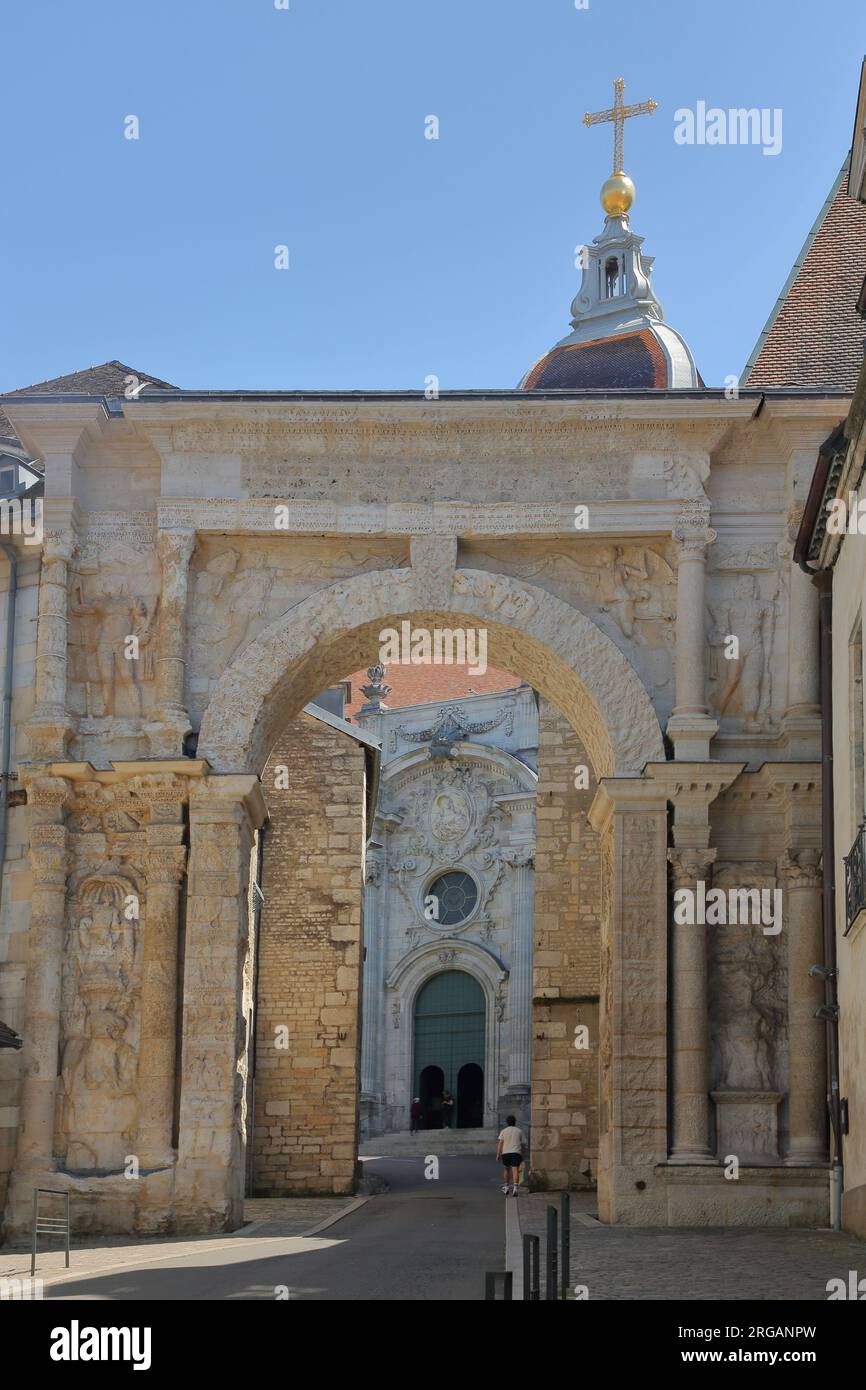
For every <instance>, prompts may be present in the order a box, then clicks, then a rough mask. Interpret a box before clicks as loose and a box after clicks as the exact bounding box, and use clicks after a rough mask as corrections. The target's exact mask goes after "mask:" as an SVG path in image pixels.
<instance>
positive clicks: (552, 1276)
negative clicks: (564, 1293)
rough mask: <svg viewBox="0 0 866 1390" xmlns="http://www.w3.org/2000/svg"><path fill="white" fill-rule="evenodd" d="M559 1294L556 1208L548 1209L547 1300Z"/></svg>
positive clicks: (545, 1294) (545, 1293)
mask: <svg viewBox="0 0 866 1390" xmlns="http://www.w3.org/2000/svg"><path fill="white" fill-rule="evenodd" d="M558 1294H559V1280H558V1279H557V1277H556V1207H548V1208H547V1287H546V1288H545V1290H544V1297H545V1299H549V1298H553V1299H555V1298H556V1297H557V1296H558Z"/></svg>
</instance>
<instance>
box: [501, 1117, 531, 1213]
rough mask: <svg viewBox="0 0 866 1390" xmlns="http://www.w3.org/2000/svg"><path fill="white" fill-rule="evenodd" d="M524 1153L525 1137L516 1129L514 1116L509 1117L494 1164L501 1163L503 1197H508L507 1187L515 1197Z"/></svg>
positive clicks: (520, 1130) (521, 1131)
mask: <svg viewBox="0 0 866 1390" xmlns="http://www.w3.org/2000/svg"><path fill="white" fill-rule="evenodd" d="M525 1152H526V1135H525V1134H524V1133H523V1130H522V1129H518V1127H517V1121H516V1119H515V1118H514V1116H513V1115H509V1116H508V1118H507V1120H506V1121H505V1128H504V1130H503V1131H502V1133H501V1134H500V1136H499V1141H498V1143H497V1145H496V1162H497V1163H500V1162H501V1163H502V1193H503V1196H505V1197H507V1196H508V1189H509V1187H510V1188H511V1196H512V1197H516V1196H517V1187H518V1184H519V1182H520V1165H521V1163H522V1162H523V1155H524V1154H525ZM512 1174H513V1176H512Z"/></svg>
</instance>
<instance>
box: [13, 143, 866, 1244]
mask: <svg viewBox="0 0 866 1390" xmlns="http://www.w3.org/2000/svg"><path fill="white" fill-rule="evenodd" d="M633 196H634V190H633V185H631V182H630V180H628V179H627V178H626V177H625V175H623V173H622V171H621V169H620V170H615V171H614V175H613V177H612V179H610V180H608V183H607V184H606V185H605V188H604V190H603V206H604V211H605V221H604V227H603V230H602V233H601V235H600V236H599V237H598V238H597V239H596V240H595V242H593V243H592V244H591V245H590V246H588V247H587V248H586V264H585V266H584V270H583V279H582V284H581V287H580V289H579V291H578V294H577V296H576V297H575V300H574V303H573V305H572V322H571V332H570V333H569V334H568V335H566V337H565V338H563V339H562V341H561V342H560V343H558V344H557V345H556V346H555V347H554V348H552V349H551V350H550V351H549V352H548V353H546V354H545V355H544V356H543V357H542V358H541V359H540V360H539V362H538V363H536V365H535V366H534V367H532V368H530V370H529V372H528V373H527V375H526V377H525V378H524V379H523V381H522V382H521V385H520V386H519V387H518V388H517V389H515V390H514V391H512V392H502V391H497V392H494V393H486V392H483V391H480V392H459V391H458V392H451V393H444V394H443V395H442V396H441V398H440V399H438V400H436V401H430V400H426V399H425V398H424V396H423V395H422V394H418V393H412V392H383V393H379V394H378V395H377V394H376V393H368V394H366V395H365V396H364V397H363V398H359V397H357V396H355V395H351V394H341V393H336V392H332V393H321V394H319V395H311V394H310V393H304V394H303V395H300V394H295V393H292V392H271V393H262V392H197V391H189V390H180V389H178V388H176V387H173V386H170V385H169V384H168V383H160V382H158V381H156V382H155V381H154V378H152V377H150V378H148V380H149V381H150V382H151V383H152V385H151V386H150V387H149V388H148V389H146V390H142V391H133V392H132V393H131V394H130V392H129V391H128V389H127V386H128V382H127V378H128V377H129V376H130V375H134V374H131V373H130V372H129V369H128V368H125V367H124V366H123V365H122V364H119V363H109V364H106V365H105V367H103V368H98V369H92V370H91V372H90V373H82V374H79V375H78V376H77V377H71V378H66V379H61V380H59V381H54V382H45V383H41V384H40V385H39V386H38V387H34V388H28V389H25V390H23V391H20V392H15V393H11V394H9V395H8V396H6V397H4V398H3V399H2V401H0V405H2V409H3V411H4V412H5V416H4V419H3V420H2V421H0V431H2V432H3V435H4V437H5V438H6V439H8V440H9V441H10V447H13V446H14V447H15V448H17V449H18V450H19V452H20V453H21V454H22V456H23V457H25V458H26V459H27V460H30V461H35V462H36V463H37V464H38V465H39V466H40V469H41V471H42V472H43V475H44V496H43V499H42V501H43V507H44V535H43V536H42V538H41V540H40V543H39V544H36V545H28V544H26V538H21V537H15V538H14V539H13V540H10V542H9V545H8V547H7V550H6V554H7V560H8V576H9V577H8V581H7V599H8V602H7V605H6V621H5V641H6V644H7V650H8V651H9V652H10V654H11V658H12V680H11V683H10V687H9V692H8V693H9V695H10V698H11V707H12V727H13V733H14V737H13V740H12V744H11V748H10V762H9V768H8V777H9V780H8V786H9V789H10V792H9V795H8V797H7V802H6V806H5V811H4V814H5V817H6V819H5V821H4V831H3V833H4V837H5V838H4V844H3V858H4V875H3V898H2V906H0V934H2V946H3V950H2V968H0V1017H2V1018H3V1020H4V1022H5V1023H6V1024H8V1025H9V1028H10V1029H11V1031H12V1033H13V1035H15V1036H16V1037H17V1039H18V1041H19V1042H20V1043H21V1046H20V1048H19V1047H17V1046H16V1047H13V1048H8V1049H4V1055H3V1056H2V1058H0V1062H2V1072H0V1080H2V1084H3V1087H4V1100H3V1106H2V1109H0V1121H2V1128H0V1171H2V1175H3V1181H4V1187H5V1208H4V1210H5V1225H6V1229H7V1230H9V1231H11V1232H19V1231H22V1230H24V1229H26V1225H27V1222H28V1220H29V1210H30V1194H31V1192H32V1188H33V1186H34V1185H35V1184H41V1185H45V1186H52V1187H55V1188H56V1187H62V1188H63V1189H65V1190H67V1191H69V1192H70V1195H71V1197H72V1207H73V1213H74V1219H75V1221H76V1223H77V1224H78V1226H79V1227H80V1228H81V1229H89V1230H117V1231H156V1230H208V1229H210V1230H224V1229H233V1228H235V1227H236V1226H237V1225H238V1224H239V1223H240V1220H241V1216H242V1201H243V1195H244V1191H245V1189H248V1190H252V1191H258V1192H283V1191H296V1192H297V1191H307V1192H312V1191H316V1192H321V1191H338V1192H342V1191H349V1190H352V1189H353V1187H354V1184H355V1182H356V1179H357V1144H358V1137H359V1132H360V1131H361V1129H362V1127H363V1130H364V1132H366V1133H368V1134H372V1133H382V1132H387V1131H389V1130H394V1129H401V1128H405V1127H406V1125H407V1121H408V1116H407V1113H406V1112H407V1106H408V1104H409V1103H410V1102H411V1099H412V1097H413V1095H416V1094H420V1095H422V1097H423V1104H424V1106H425V1116H426V1117H429V1120H430V1124H431V1127H435V1125H436V1122H437V1118H438V1117H441V1111H440V1108H439V1107H438V1106H437V1105H436V1104H435V1102H436V1101H437V1100H441V1096H442V1094H443V1093H444V1091H445V1090H446V1089H447V1090H450V1091H451V1093H452V1094H453V1095H454V1096H455V1098H456V1101H457V1122H458V1124H460V1123H463V1124H465V1125H466V1126H471V1127H475V1126H476V1125H477V1123H478V1121H479V1120H480V1122H481V1127H482V1128H484V1127H487V1126H491V1127H492V1126H493V1125H494V1124H495V1123H497V1120H498V1118H499V1117H500V1116H501V1114H502V1111H503V1109H504V1108H508V1107H509V1106H510V1105H511V1103H512V1101H514V1106H515V1110H516V1109H518V1108H519V1109H520V1113H521V1115H522V1116H523V1117H525V1116H526V1115H527V1113H528V1115H529V1121H528V1125H529V1128H530V1129H531V1135H532V1149H531V1157H530V1166H531V1174H532V1178H533V1180H534V1181H535V1183H536V1184H537V1185H539V1186H547V1187H550V1188H556V1187H564V1186H567V1185H571V1184H573V1183H574V1182H576V1181H581V1180H585V1181H593V1182H597V1186H598V1197H599V1216H600V1218H601V1220H602V1221H605V1222H624V1223H627V1224H639V1225H667V1224H670V1225H682V1224H712V1225H719V1224H749V1223H751V1224H759V1223H770V1224H779V1225H785V1224H797V1225H810V1224H813V1225H814V1224H823V1223H824V1222H825V1221H826V1215H827V1211H828V1202H829V1198H830V1192H829V1183H830V1173H829V1167H828V1160H829V1150H828V1129H827V1114H828V1108H827V1072H826V1066H825V1062H826V1053H827V1044H828V1039H829V1037H830V1035H829V1033H828V1024H827V1022H826V1020H825V1019H824V1018H823V1017H822V1016H821V1015H820V1013H819V1009H820V1006H821V1004H822V1001H823V997H824V996H823V985H822V983H821V980H820V978H819V977H817V976H816V974H815V972H814V971H813V969H812V967H813V966H814V965H815V964H820V963H821V962H822V960H823V959H824V939H823V925H822V879H821V865H820V861H821V824H820V795H821V791H820V789H821V721H820V710H819V703H820V692H819V686H818V671H819V664H818V659H817V632H818V599H817V593H816V590H815V588H814V586H813V585H812V584H811V582H810V580H809V578H808V576H807V575H806V574H804V573H803V571H802V570H801V568H800V567H799V565H798V564H797V563H796V561H795V558H794V539H795V536H796V532H797V526H798V524H799V519H800V516H801V514H802V510H803V505H804V501H805V497H806V493H807V490H808V485H809V480H810V477H811V470H812V465H813V463H814V459H815V456H816V453H817V450H818V449H819V447H820V445H821V443H822V441H823V440H825V439H826V438H827V436H828V433H829V432H830V430H831V429H832V428H833V427H834V426H835V425H836V424H837V423H838V420H839V418H840V413H844V409H845V408H847V398H848V397H849V396H850V387H849V385H848V384H847V383H846V382H841V383H840V382H836V381H832V382H827V383H822V382H820V381H819V382H817V383H814V384H813V386H812V389H810V390H808V391H806V392H804V391H803V390H802V389H801V388H800V387H799V386H798V385H797V384H796V382H795V383H794V384H793V385H791V384H787V383H782V384H776V383H774V382H773V381H772V380H770V379H769V378H771V377H772V369H773V366H774V364H778V362H779V360H781V359H783V358H784V355H785V352H786V351H787V350H788V349H787V346H786V341H787V340H786V338H785V335H784V333H783V332H782V330H781V329H779V330H778V331H777V332H776V333H775V334H774V332H773V328H772V326H770V327H769V328H768V330H767V333H766V335H765V338H764V341H763V345H762V349H761V352H762V357H759V358H758V359H757V362H756V364H755V365H754V366H753V368H752V369H751V372H750V377H749V380H748V383H747V384H746V385H745V386H744V387H743V389H741V390H739V392H735V393H730V392H724V391H721V390H716V389H711V388H707V387H705V386H704V384H703V383H702V381H701V378H700V376H699V373H698V370H697V366H696V364H695V360H694V357H693V355H692V353H691V350H690V349H689V348H688V347H687V345H686V344H685V343H684V341H683V339H682V337H681V335H679V334H678V333H677V332H676V330H675V329H674V328H672V327H671V326H670V325H668V324H667V323H666V322H665V318H664V313H663V310H662V307H661V304H660V302H659V300H658V299H657V298H656V295H655V291H654V288H653V265H652V260H651V258H650V257H648V256H647V255H645V254H644V252H643V250H642V246H641V239H640V238H639V237H638V236H637V235H636V234H635V233H634V232H633V230H632V228H631V222H630V213H631V204H632V200H633ZM831 269H832V268H831ZM804 270H805V263H804ZM810 273H811V272H810ZM795 290H796V285H795V286H794V289H793V290H792V291H791V292H792V293H794V291H795ZM762 371H763V373H764V376H763V377H762ZM10 552H11V554H10ZM404 621H410V622H411V623H412V624H413V625H415V626H416V627H423V628H424V629H425V630H428V631H436V630H440V629H442V628H448V629H453V628H455V627H460V628H462V629H472V630H474V631H478V632H483V633H484V635H485V640H486V641H487V642H488V644H489V652H490V659H491V661H492V662H495V664H496V665H497V667H499V668H501V669H503V670H506V671H508V672H513V673H514V674H515V677H516V678H517V679H518V680H519V681H522V682H523V684H515V685H514V687H513V688H512V690H511V691H510V692H507V693H506V694H502V693H500V692H497V693H495V694H492V695H491V694H483V695H481V696H472V697H471V699H469V698H461V700H460V701H458V702H454V701H449V700H441V701H439V702H438V703H436V704H435V708H434V707H431V706H430V704H429V702H427V704H426V705H425V704H424V703H422V705H421V706H412V707H410V708H400V709H392V710H389V709H387V708H386V706H387V699H385V698H384V697H382V696H381V693H380V694H378V695H377V694H376V686H377V684H378V686H379V691H380V692H381V689H382V687H381V680H382V676H381V675H380V673H378V672H376V671H375V670H374V672H373V674H372V676H371V687H370V688H371V689H372V690H373V692H374V693H373V695H372V696H369V698H368V704H367V707H366V708H365V709H364V710H362V711H359V712H358V714H357V716H356V717H355V719H354V720H347V719H345V718H344V717H343V716H342V715H340V714H339V713H338V714H333V713H329V712H328V711H323V710H322V709H321V707H320V706H317V705H316V704H315V703H314V702H315V701H316V700H317V698H318V697H320V695H321V692H323V691H326V690H328V689H329V688H330V687H332V686H333V685H334V683H335V682H339V681H341V680H342V679H344V677H345V673H346V672H351V671H356V670H358V669H363V668H364V667H366V666H367V665H368V663H369V661H370V653H371V652H376V651H377V648H378V645H379V642H380V640H381V638H380V634H381V632H382V631H383V630H384V629H390V628H399V626H400V624H401V623H402V622H404ZM732 639H736V640H734V641H732ZM710 892H714V893H715V894H716V898H715V902H716V903H718V901H719V900H721V901H722V902H723V903H724V904H726V905H728V904H730V906H731V911H730V913H729V912H728V911H727V907H726V910H725V912H724V913H720V912H716V915H715V918H714V919H713V918H711V917H710V916H709V915H708V916H707V919H706V921H703V920H696V919H695V917H694V915H692V918H691V920H689V918H688V915H686V916H685V917H684V916H683V915H682V914H681V913H680V912H678V910H677V905H678V904H679V903H681V902H682V901H683V900H685V901H690V902H691V903H692V904H693V905H694V904H695V903H701V904H704V903H705V902H706V901H707V897H708V893H710ZM765 895H766V897H765ZM777 895H778V896H777ZM765 901H770V902H773V903H775V902H777V901H781V904H782V907H781V911H780V913H779V914H777V915H776V916H774V917H773V918H772V920H770V919H768V918H766V917H764V916H762V915H761V904H762V903H764V902H765ZM756 903H757V905H758V910H757V915H756V914H755V912H754V911H753V909H754V906H755V904H756ZM750 914H751V915H750ZM467 981H468V983H466V982H467ZM443 1019H445V1020H447V1023H446V1024H445V1025H443V1022H442V1020H443ZM458 1033H459V1034H460V1038H459V1039H458V1036H457V1035H458ZM584 1038H585V1039H586V1043H587V1045H586V1046H582V1045H578V1044H579V1043H580V1042H581V1041H582V1040H583V1039H584ZM440 1073H441V1074H440ZM461 1077H462V1080H461ZM734 1159H735V1160H736V1163H735V1164H734V1165H733V1166H734V1167H735V1168H736V1173H735V1174H734V1175H733V1176H732V1160H734ZM130 1165H131V1168H132V1171H133V1175H134V1177H135V1181H134V1182H132V1181H130V1180H129V1177H130Z"/></svg>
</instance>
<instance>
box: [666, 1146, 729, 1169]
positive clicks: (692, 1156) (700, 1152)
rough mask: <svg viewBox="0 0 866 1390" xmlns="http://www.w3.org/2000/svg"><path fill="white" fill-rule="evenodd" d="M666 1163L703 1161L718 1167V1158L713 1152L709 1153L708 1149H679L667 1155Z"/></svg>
mask: <svg viewBox="0 0 866 1390" xmlns="http://www.w3.org/2000/svg"><path fill="white" fill-rule="evenodd" d="M667 1161H668V1163H675V1164H684V1163H685V1164H693V1163H704V1164H708V1165H712V1166H714V1167H718V1163H719V1160H718V1159H717V1158H716V1156H715V1154H712V1153H710V1151H709V1149H681V1150H679V1151H678V1152H676V1153H672V1154H670V1155H669V1156H668V1160H667Z"/></svg>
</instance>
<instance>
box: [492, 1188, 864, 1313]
mask: <svg viewBox="0 0 866 1390" xmlns="http://www.w3.org/2000/svg"><path fill="white" fill-rule="evenodd" d="M505 1200H514V1199H505ZM515 1205H516V1206H517V1207H518V1211H519V1214H520V1227H521V1232H522V1233H529V1234H532V1235H538V1236H541V1285H542V1293H543V1291H544V1238H545V1231H546V1221H547V1207H548V1206H549V1205H553V1206H555V1207H556V1208H557V1212H558V1210H559V1194H558V1193H550V1194H548V1193H541V1192H539V1193H532V1194H526V1195H525V1196H524V1195H521V1196H520V1197H518V1198H517V1199H516V1201H515ZM594 1211H595V1197H594V1194H592V1193H579V1192H573V1193H572V1194H571V1286H572V1288H573V1287H574V1285H575V1284H583V1285H586V1287H587V1290H588V1294H589V1298H590V1299H600V1298H601V1299H641V1300H643V1299H697V1300H712V1299H721V1300H727V1299H731V1300H741V1299H757V1300H768V1301H772V1300H793V1301H803V1300H805V1301H826V1299H827V1281H828V1280H829V1279H837V1278H841V1279H845V1280H847V1277H848V1272H849V1270H857V1271H858V1272H859V1275H860V1277H861V1278H864V1277H866V1241H862V1240H859V1239H858V1238H857V1237H856V1236H852V1235H848V1234H846V1233H844V1232H842V1233H837V1232H835V1231H830V1230H786V1229H782V1228H780V1227H776V1226H773V1227H754V1226H739V1227H733V1228H732V1227H725V1228H719V1227H712V1226H707V1227H699V1228H696V1227H677V1228H669V1227H665V1228H663V1229H661V1230H659V1229H649V1228H645V1227H639V1226H603V1225H598V1226H591V1225H587V1224H586V1222H585V1220H581V1216H584V1217H585V1216H586V1215H589V1216H592V1215H593V1214H594Z"/></svg>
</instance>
